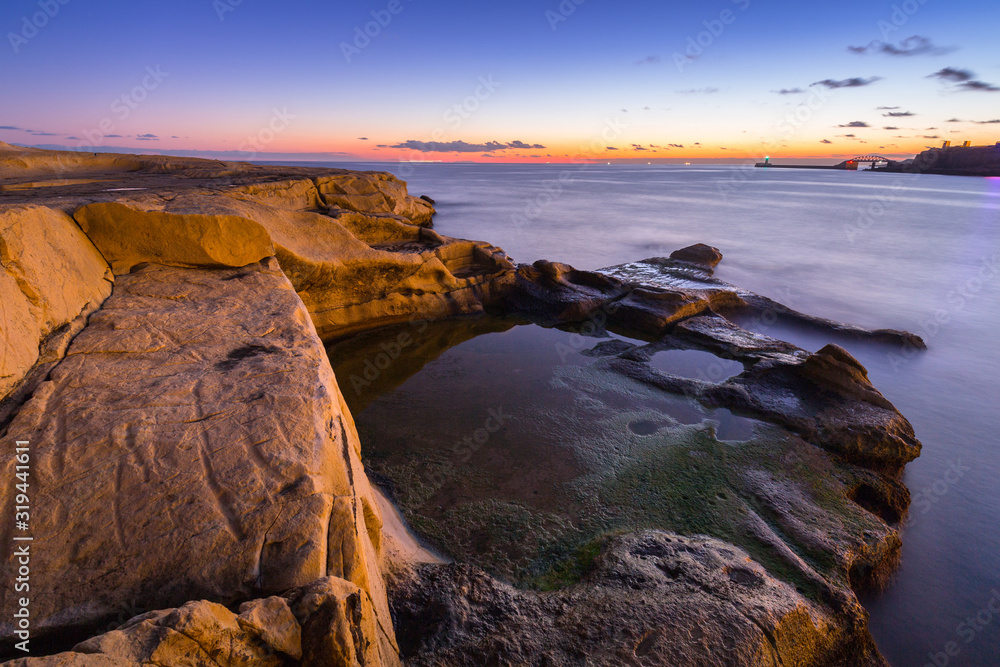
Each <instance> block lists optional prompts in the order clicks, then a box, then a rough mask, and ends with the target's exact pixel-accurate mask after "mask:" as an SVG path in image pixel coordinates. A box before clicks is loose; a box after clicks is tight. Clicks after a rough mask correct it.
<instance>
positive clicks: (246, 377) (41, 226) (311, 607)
mask: <svg viewBox="0 0 1000 667" xmlns="http://www.w3.org/2000/svg"><path fill="white" fill-rule="evenodd" d="M0 193H2V194H0V260H2V268H3V271H2V272H0V292H2V293H0V297H2V303H3V306H4V320H3V328H2V331H0V336H2V338H3V345H4V350H5V354H4V355H3V357H2V359H0V397H2V401H0V435H2V436H3V437H4V440H5V441H10V442H13V441H14V440H17V441H24V442H28V443H30V445H29V447H30V475H31V486H30V487H29V488H30V493H29V494H28V496H29V498H30V506H31V512H30V514H31V520H30V528H29V529H28V532H25V531H24V530H22V529H21V528H18V527H17V526H16V525H15V524H13V523H12V522H6V523H4V524H3V525H2V526H0V545H2V546H0V557H2V560H3V568H4V569H3V573H4V575H3V576H4V586H3V587H2V589H0V609H3V617H2V618H0V640H2V641H3V657H4V658H10V659H15V661H14V662H13V663H11V664H23V665H33V666H36V665H130V664H150V663H152V664H162V665H174V664H204V665H217V666H218V665H244V664H245V665H251V664H253V665H258V664H261V665H266V664H271V665H286V664H303V665H399V664H407V665H423V664H428V665H430V664H434V665H482V664H539V665H541V664H552V665H561V664H566V665H571V664H580V662H581V661H582V660H588V661H589V662H590V663H591V664H637V665H638V664H643V665H647V664H649V665H651V664H663V665H677V664H720V663H724V664H739V665H770V664H800V665H835V664H871V665H880V664H884V661H883V660H882V658H881V656H880V655H879V654H878V651H877V649H876V648H875V646H874V643H873V642H872V639H871V637H870V635H869V633H868V630H867V614H866V613H865V611H864V609H863V608H861V606H860V605H859V604H858V601H857V599H856V597H855V595H854V590H856V589H860V588H864V587H870V586H878V585H881V584H882V583H883V582H884V581H885V580H886V578H887V577H888V576H889V575H890V574H891V572H892V569H893V568H894V566H895V563H896V560H897V559H898V551H899V546H900V540H899V534H898V530H897V526H898V524H899V522H900V521H901V520H902V519H903V517H904V516H905V515H906V511H907V507H908V505H909V493H908V492H907V490H906V488H905V486H903V484H902V483H901V482H900V475H901V473H902V470H903V467H904V466H905V464H906V463H907V462H909V461H911V460H913V459H914V458H916V457H917V456H918V455H919V451H920V443H919V442H918V441H917V440H916V438H915V436H914V433H913V429H912V427H911V426H910V424H909V422H907V420H906V419H905V418H904V417H903V416H902V415H901V414H900V413H899V412H898V411H897V410H896V409H895V408H894V407H893V406H892V404H891V403H890V402H889V401H888V400H886V399H885V398H884V397H883V396H882V395H881V394H880V393H879V392H878V391H877V390H876V389H875V388H874V387H873V386H872V385H871V383H870V382H869V380H868V377H867V373H866V372H865V370H864V368H863V367H862V366H861V364H859V363H858V362H857V361H856V360H855V359H854V358H853V357H851V355H850V354H849V353H848V352H847V351H845V350H844V349H843V348H841V347H839V346H837V345H832V344H831V345H828V346H827V347H825V348H823V349H822V350H819V351H818V352H816V353H809V352H807V351H804V350H801V349H799V348H797V347H795V346H793V345H790V344H788V343H784V342H782V341H779V340H776V339H773V338H769V337H767V336H763V335H761V334H754V333H751V332H749V331H747V330H745V329H743V328H741V327H740V326H738V324H736V323H735V322H738V321H739V318H740V317H753V316H761V315H767V316H768V317H772V318H776V319H784V320H788V321H792V322H796V323H799V324H803V325H806V326H810V327H814V328H817V329H819V330H822V331H828V332H831V333H832V334H833V333H835V334H836V335H838V336H849V337H850V336H854V337H863V338H868V339H872V340H878V341H886V342H889V343H892V344H895V345H904V346H909V347H916V348H921V347H923V343H922V341H921V340H920V339H919V338H918V337H916V336H914V335H912V334H908V333H905V332H899V331H891V330H879V331H868V330H864V329H859V328H856V327H851V326H848V325H842V324H839V323H835V322H829V321H826V320H821V319H817V318H812V317H810V316H808V315H804V314H801V313H797V312H795V311H792V310H790V309H788V308H786V307H784V306H782V305H781V304H778V303H776V302H774V301H771V300H769V299H766V298H765V297H761V296H759V295H755V294H752V293H750V292H747V291H745V290H741V289H738V288H736V287H733V286H731V285H727V284H726V283H723V282H721V281H718V280H716V279H715V278H713V277H712V268H713V267H714V265H715V264H717V263H718V261H719V260H720V259H721V255H719V254H718V251H716V250H715V249H712V248H709V247H707V246H696V247H693V248H689V249H685V250H684V251H682V252H679V253H675V254H674V255H673V256H671V257H670V258H651V259H648V260H644V261H642V262H636V263H632V264H627V265H622V266H618V267H611V268H609V269H605V270H602V271H600V272H592V271H579V270H576V269H574V268H572V267H569V266H566V265H563V264H558V263H555V262H546V261H539V262H536V263H534V264H533V265H517V264H515V263H514V262H512V261H511V260H510V259H509V258H508V257H507V256H506V255H505V254H504V252H503V251H502V250H500V249H499V248H496V247H494V246H492V245H490V244H488V243H484V242H477V241H467V240H461V239H452V238H448V237H444V236H442V235H440V234H439V233H437V232H435V231H434V230H433V229H432V228H431V227H432V216H433V213H434V209H433V206H432V204H431V202H430V201H428V200H427V198H416V197H413V196H411V195H410V194H408V193H407V191H406V185H405V183H403V182H401V181H399V180H398V179H396V178H395V177H393V176H390V175H388V174H383V173H376V172H350V171H345V170H333V169H312V168H298V167H267V166H260V165H249V164H245V163H223V162H216V161H210V160H195V159H182V158H169V157H158V156H130V155H108V154H81V153H57V152H51V151H41V150H35V149H21V148H16V147H11V146H7V145H6V144H0ZM432 194H433V193H432ZM455 317H479V318H484V322H485V321H487V320H490V319H491V318H494V319H495V318H500V317H506V318H518V319H519V320H522V321H526V322H532V323H534V324H537V325H542V326H546V327H563V328H571V329H572V328H577V329H581V330H583V329H589V330H591V331H594V330H596V331H604V330H609V331H616V332H626V333H628V335H629V336H630V337H631V338H632V339H635V340H641V341H645V344H643V345H635V344H629V345H621V344H617V345H608V344H603V343H601V342H600V341H595V342H597V343H598V344H597V345H595V347H594V348H593V350H592V352H591V353H590V354H591V356H592V357H593V359H594V360H595V361H594V364H593V366H592V367H591V368H592V372H593V373H594V374H595V375H594V376H593V377H594V378H599V377H621V378H623V379H624V380H627V381H628V382H630V383H633V384H634V385H635V386H641V387H644V388H646V389H645V390H648V391H653V392H662V393H666V394H676V395H682V396H685V397H687V398H688V399H690V400H693V401H696V402H698V403H699V404H701V405H704V406H711V407H713V408H725V409H728V410H730V411H732V412H733V413H734V414H739V415H744V416H746V417H750V418H753V419H756V420H760V421H761V422H765V423H767V424H769V425H771V426H772V427H773V428H774V429H775V433H779V434H780V436H774V437H770V436H769V437H768V438H765V439H764V440H763V441H761V442H760V443H757V444H759V445H760V447H748V448H746V450H745V453H741V455H740V457H738V459H733V465H732V466H730V465H729V463H726V464H725V466H723V468H724V469H722V468H719V469H710V470H709V471H706V472H703V471H700V470H698V469H695V471H692V470H690V469H687V468H684V467H683V466H686V464H678V463H677V462H676V461H674V460H673V459H671V460H670V461H666V462H665V460H664V459H663V458H662V456H663V452H664V451H667V450H669V449H670V448H669V447H667V448H666V449H665V448H663V447H660V448H658V449H655V450H649V451H648V452H647V451H644V453H641V455H640V454H639V453H636V454H635V455H634V456H632V457H631V458H628V460H624V459H623V460H622V462H621V463H622V465H621V466H620V471H621V475H619V476H617V477H616V478H615V479H614V480H611V481H613V482H614V485H613V486H612V485H609V486H608V487H607V488H608V489H613V490H614V493H610V492H609V493H606V494H605V495H604V496H603V497H604V498H606V499H608V498H610V499H611V500H607V502H609V503H612V504H613V503H615V502H619V501H616V500H615V499H616V498H621V497H627V498H633V497H636V494H637V493H639V492H645V491H647V490H649V489H655V490H656V493H658V494H660V495H658V496H657V497H656V498H655V499H654V500H655V502H657V503H659V502H661V501H663V502H665V500H664V499H666V500H669V499H670V498H671V497H672V496H671V494H672V493H674V492H675V491H676V489H677V488H679V484H680V481H678V480H680V479H681V478H682V477H683V480H684V481H683V483H684V484H686V485H687V487H685V488H690V489H694V491H692V492H693V493H699V492H700V491H701V490H703V489H706V488H709V487H710V486H711V485H712V484H722V483H723V482H724V484H725V488H726V489H731V490H734V492H735V498H734V499H732V500H731V501H727V503H726V504H724V506H723V507H722V508H721V509H720V510H719V511H718V512H716V514H715V515H712V516H711V517H708V518H705V517H702V518H701V519H699V520H698V521H694V520H693V519H692V520H688V519H691V517H686V518H684V517H682V518H684V519H685V520H682V521H677V520H674V519H670V518H669V517H668V515H664V516H665V517H667V518H664V519H663V520H662V521H659V522H658V523H656V522H654V524H652V525H643V522H642V521H638V520H636V519H634V518H633V519H629V520H628V521H627V522H625V523H621V524H618V525H617V528H616V529H615V530H613V531H610V532H607V533H606V534H601V535H599V536H597V537H599V539H596V541H593V542H592V543H591V544H592V545H593V546H592V548H591V553H589V554H588V556H587V558H586V559H585V560H586V562H582V561H581V562H580V563H579V567H577V568H576V570H577V571H576V573H575V575H574V576H573V577H571V578H568V579H567V580H565V581H563V582H562V584H561V585H560V586H559V587H556V588H554V589H553V590H547V591H538V590H528V589H524V588H516V587H514V586H512V585H511V584H510V583H508V582H505V581H503V580H502V579H501V578H498V577H497V576H496V573H493V574H491V573H489V572H488V571H486V570H484V569H482V568H480V567H476V566H474V565H472V564H470V563H467V562H462V563H451V564H444V563H437V562H432V561H433V558H419V557H414V555H413V554H414V553H415V551H414V547H413V544H411V543H409V542H407V539H408V536H407V535H405V533H404V531H402V530H401V529H400V528H399V526H398V525H397V524H398V523H399V522H398V519H397V518H395V517H393V516H387V515H386V512H385V510H386V509H389V510H391V509H392V508H391V507H388V508H387V506H386V504H385V501H384V499H383V498H381V496H380V495H379V492H378V490H377V489H375V488H373V486H372V485H371V484H370V482H369V475H368V473H367V471H366V467H365V465H364V464H363V461H364V460H365V451H366V447H367V445H366V444H365V442H363V441H362V440H361V439H359V437H358V432H357V429H356V427H355V422H354V418H353V417H352V415H351V412H350V410H349V409H348V407H347V403H346V402H345V400H344V397H343V394H342V393H341V390H342V388H343V385H344V378H342V377H341V378H339V383H340V384H339V385H338V378H337V377H336V376H335V374H334V372H333V368H332V367H331V365H330V361H329V359H328V356H327V349H326V347H325V345H329V344H331V343H336V342H338V341H340V342H343V341H351V340H355V341H361V343H360V344H363V341H364V336H359V334H365V333H367V332H372V331H375V330H380V331H384V330H386V328H387V327H393V326H398V325H400V324H405V323H407V322H412V321H414V320H416V319H419V320H421V321H428V322H435V321H442V320H447V319H449V318H455ZM484 326H488V325H485V324H484ZM675 348H676V349H696V350H701V351H705V352H710V353H712V354H714V355H717V356H718V357H720V358H724V359H729V360H733V361H735V362H738V363H740V364H742V366H743V369H744V370H743V372H741V373H739V374H738V375H736V376H735V377H732V378H729V379H727V380H725V381H723V382H708V381H703V380H693V379H689V378H682V377H677V376H673V375H670V374H667V373H664V372H662V371H658V370H657V369H655V368H653V367H651V366H650V364H649V363H648V362H649V360H650V358H652V356H653V355H654V354H655V353H656V352H658V351H660V350H664V349H675ZM601 374H603V375H601ZM595 381H598V382H599V381H600V380H599V379H598V380H595ZM674 433H675V432H674V431H671V434H674ZM677 433H680V431H677ZM684 433H685V434H686V435H685V437H690V438H692V439H691V440H686V441H685V443H684V446H685V447H688V448H691V451H694V450H695V449H697V450H698V451H699V456H701V457H705V458H706V460H708V461H713V460H715V459H713V457H714V456H715V454H713V452H716V453H717V452H718V451H719V450H718V445H719V443H718V442H717V441H715V440H714V436H712V435H711V434H709V435H708V436H706V435H704V434H703V433H701V431H697V432H695V431H691V430H689V431H684ZM670 437H672V438H673V437H675V436H674V435H671V436H670ZM665 442H666V441H665ZM667 444H675V443H673V441H670V442H668V443H667ZM671 451H672V450H671ZM764 458H774V459H775V460H778V461H780V462H781V463H780V465H777V466H774V465H770V464H765V462H764V461H763V459H764ZM640 459H641V460H640ZM640 464H641V466H640V467H641V468H642V470H644V471H645V472H643V475H647V476H646V477H642V476H640V477H636V476H635V474H634V472H635V470H637V469H638V468H636V466H639V465H640ZM678 465H680V466H682V467H681V468H677V467H671V466H678ZM616 470H618V469H616ZM663 470H669V471H670V473H671V475H674V474H677V475H678V477H677V478H673V477H669V478H668V479H665V480H659V481H656V482H655V483H653V482H650V481H649V480H650V479H652V478H650V477H648V474H650V471H652V474H654V476H655V474H656V473H657V471H661V472H662V471H663ZM713 471H714V472H713ZM708 472H711V474H713V475H715V477H713V478H711V479H710V478H709V477H707V476H705V475H707V474H708ZM4 474H5V479H7V480H12V479H14V478H15V460H14V459H13V457H11V458H9V459H7V460H5V462H4ZM617 474H618V473H616V475H617ZM656 479H659V478H656ZM636 480H639V481H636ZM642 480H645V481H642ZM713 480H715V481H713ZM719 480H722V481H721V482H720V481H719ZM609 484H610V482H609ZM630 484H631V485H632V486H629V485H630ZM712 488H713V489H714V488H715V487H714V486H712ZM720 488H721V487H720ZM616 494H617V495H616ZM15 496H16V489H15V488H14V487H13V485H9V484H6V483H5V484H4V486H3V491H2V492H0V498H2V501H3V503H4V507H13V506H14V505H15ZM18 502H20V501H18ZM651 502H652V501H651ZM627 504H628V503H627V502H625V503H622V502H619V505H621V506H626V505H627ZM402 509H403V511H404V514H405V513H406V512H407V511H408V508H407V506H406V504H405V503H402ZM620 509H621V507H617V509H616V511H617V510H620ZM625 509H628V508H627V507H625ZM669 516H675V515H669ZM407 518H409V517H407ZM646 523H648V522H646ZM685 526H695V527H704V528H705V530H704V531H696V532H690V531H687V530H681V528H683V527H685ZM22 534H25V535H26V534H30V535H31V536H32V537H33V541H32V542H31V559H30V560H31V582H30V585H31V596H30V614H31V615H30V633H31V634H30V637H31V639H30V642H31V643H30V646H31V656H32V657H25V656H24V654H23V652H20V651H19V650H18V649H17V648H15V644H16V643H17V642H19V641H23V635H22V636H19V635H18V630H19V628H18V626H17V625H16V623H17V621H15V620H14V616H13V614H14V610H15V608H16V607H17V606H18V604H19V602H20V601H19V600H18V598H19V597H20V596H18V595H16V594H15V593H14V586H13V576H14V573H16V572H18V554H17V553H16V552H15V547H14V545H15V542H14V539H13V538H14V537H15V536H16V535H22ZM720 535H724V536H726V537H727V539H725V540H724V539H720ZM590 537H594V536H592V535H588V538H590ZM445 546H447V545H445ZM574 567H575V566H574Z"/></svg>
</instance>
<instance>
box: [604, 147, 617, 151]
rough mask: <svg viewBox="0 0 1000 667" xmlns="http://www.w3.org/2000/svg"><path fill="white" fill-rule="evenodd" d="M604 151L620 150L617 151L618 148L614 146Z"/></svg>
mask: <svg viewBox="0 0 1000 667" xmlns="http://www.w3.org/2000/svg"><path fill="white" fill-rule="evenodd" d="M604 150H606V151H616V150H618V149H617V148H616V147H614V146H608V147H607V148H605V149H604Z"/></svg>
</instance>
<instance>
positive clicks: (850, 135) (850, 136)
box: [839, 134, 856, 139]
mask: <svg viewBox="0 0 1000 667" xmlns="http://www.w3.org/2000/svg"><path fill="white" fill-rule="evenodd" d="M839 136H841V137H847V138H848V139H853V138H854V137H855V136H856V135H854V134H841V135H839Z"/></svg>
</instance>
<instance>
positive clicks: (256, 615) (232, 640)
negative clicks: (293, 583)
mask: <svg viewBox="0 0 1000 667" xmlns="http://www.w3.org/2000/svg"><path fill="white" fill-rule="evenodd" d="M378 625H379V621H378V619H377V618H376V614H375V611H374V609H373V608H372V605H371V601H370V599H369V597H368V595H367V593H366V592H365V591H364V590H363V589H361V588H359V587H358V586H356V585H354V584H352V583H350V582H348V581H345V580H343V579H339V578H336V577H325V578H322V579H317V580H316V581H314V582H313V583H311V584H309V585H308V586H304V587H302V588H299V589H295V590H292V591H290V592H288V593H286V594H285V595H284V596H281V597H279V596H272V597H269V598H263V599H256V600H250V601H248V602H244V603H243V604H241V605H240V606H239V609H238V613H234V612H233V611H231V610H230V609H227V608H226V607H224V606H222V605H220V604H216V603H214V602H209V601H207V600H199V601H193V602H188V603H187V604H185V605H183V606H182V607H179V608H177V609H165V610H160V611H152V612H147V613H145V614H141V615H139V616H136V617H135V618H132V619H130V620H128V621H127V622H125V623H124V624H122V625H121V626H120V627H119V628H117V629H115V630H112V631H110V632H107V633H105V634H101V635H98V636H96V637H93V638H91V639H88V640H86V641H83V642H81V643H79V644H77V645H76V646H74V647H73V649H72V650H71V651H66V652H63V653H58V654H55V655H52V656H47V657H42V658H24V659H20V660H16V661H13V662H10V663H5V664H11V665H16V666H17V667H60V666H63V665H66V666H71V665H80V666H81V667H102V666H104V665H121V666H125V665H149V664H153V665H192V666H199V667H201V666H203V667H244V666H245V667H258V666H260V667H282V666H284V665H289V664H303V665H317V666H323V667H370V666H372V665H392V664H396V665H398V664H399V661H398V659H396V658H395V656H387V657H386V656H383V655H381V654H380V649H379V642H380V637H379V635H380V632H381V631H380V630H379V627H378Z"/></svg>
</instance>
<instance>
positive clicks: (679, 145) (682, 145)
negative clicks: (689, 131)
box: [669, 144, 684, 148]
mask: <svg viewBox="0 0 1000 667" xmlns="http://www.w3.org/2000/svg"><path fill="white" fill-rule="evenodd" d="M669 146H670V147H671V148H684V144H669Z"/></svg>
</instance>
